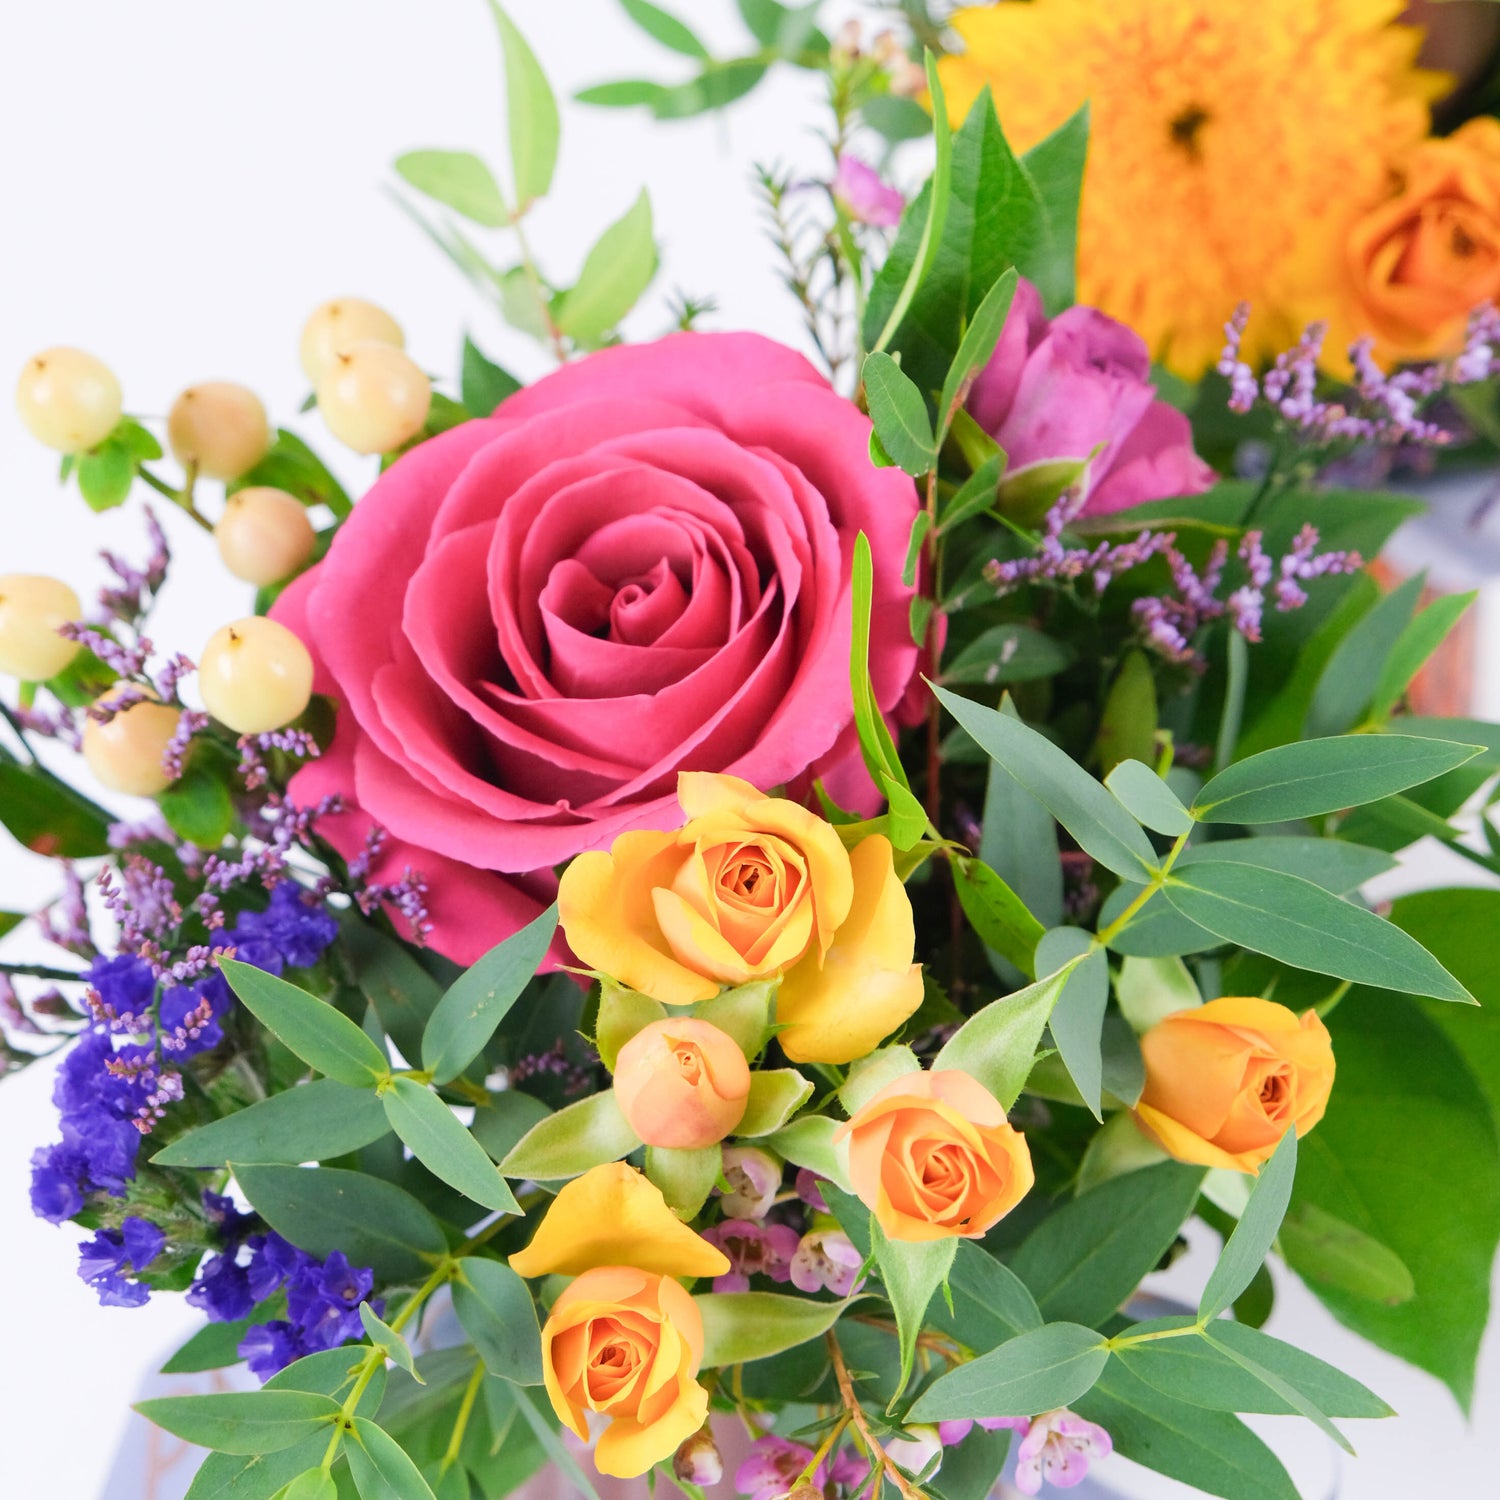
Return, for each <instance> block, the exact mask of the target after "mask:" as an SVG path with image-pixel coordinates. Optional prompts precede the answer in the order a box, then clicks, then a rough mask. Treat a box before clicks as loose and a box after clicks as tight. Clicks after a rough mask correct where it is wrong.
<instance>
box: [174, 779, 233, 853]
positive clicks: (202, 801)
mask: <svg viewBox="0 0 1500 1500" xmlns="http://www.w3.org/2000/svg"><path fill="white" fill-rule="evenodd" d="M156 805H157V806H158V807H159V808H161V815H162V817H164V818H165V819H166V820H167V826H168V827H169V828H171V830H172V832H173V833H175V834H176V835H177V836H178V838H182V839H186V840H187V841H188V843H190V844H196V845H197V846H198V848H200V849H205V850H211V849H217V848H218V847H219V845H220V844H222V843H223V842H224V840H225V839H226V838H227V837H228V836H229V830H230V829H231V828H233V827H234V803H233V802H232V801H231V800H230V796H229V788H228V787H227V786H225V785H224V783H223V782H222V781H221V780H220V779H219V778H218V777H217V776H215V775H214V774H213V773H212V772H211V771H209V770H208V769H206V768H205V767H202V766H189V767H188V768H187V770H185V771H184V772H183V774H182V775H181V776H179V777H178V778H177V780H176V781H174V782H173V783H172V785H171V786H169V787H168V788H167V789H166V790H165V791H162V792H158V793H157V797H156Z"/></svg>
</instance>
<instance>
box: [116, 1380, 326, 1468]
mask: <svg viewBox="0 0 1500 1500" xmlns="http://www.w3.org/2000/svg"><path fill="white" fill-rule="evenodd" d="M135 1410H136V1411H138V1412H140V1414H141V1415H142V1416H143V1417H145V1418H146V1419H147V1420H148V1421H150V1422H154V1423H155V1424H156V1425H157V1426H158V1427H160V1428H162V1429H164V1430H165V1431H167V1432H170V1433H171V1434H172V1435H173V1437H180V1438H181V1439H182V1440H183V1441H184V1442H187V1443H196V1444H197V1445H198V1446H199V1447H200V1448H212V1449H214V1450H215V1451H217V1452H219V1453H235V1454H246V1453H276V1452H279V1451H280V1450H281V1449H283V1448H290V1447H291V1446H292V1445H293V1444H294V1443H300V1442H302V1441H303V1439H305V1438H309V1437H312V1436H313V1435H314V1434H315V1433H316V1432H317V1431H318V1429H319V1428H321V1427H329V1426H330V1424H331V1423H332V1422H333V1421H334V1419H335V1418H336V1417H337V1416H338V1414H339V1407H338V1403H337V1402H335V1401H332V1400H330V1399H329V1397H327V1396H319V1395H314V1394H313V1393H312V1392H311V1391H224V1392H216V1393H214V1394H213V1395H207V1396H157V1397H154V1398H153V1399H151V1400H149V1401H137V1402H136V1404H135Z"/></svg>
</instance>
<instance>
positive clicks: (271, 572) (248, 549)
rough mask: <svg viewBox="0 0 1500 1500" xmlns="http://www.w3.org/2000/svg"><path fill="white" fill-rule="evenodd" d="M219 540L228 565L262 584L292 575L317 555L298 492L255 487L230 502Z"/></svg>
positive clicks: (219, 528) (249, 580)
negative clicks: (314, 552)
mask: <svg viewBox="0 0 1500 1500" xmlns="http://www.w3.org/2000/svg"><path fill="white" fill-rule="evenodd" d="M214 540H215V541H217V542H218V544H219V556H220V557H222V558H223V559H224V566H225V567H226V568H228V569H229V571H230V572H231V573H233V574H234V576H235V577H236V578H243V579H244V580H245V582H246V583H253V584H255V585H256V586H257V587H260V586H261V585H263V584H267V583H280V581H281V580H282V579H283V578H290V577H291V575H292V574H293V573H295V572H296V571H297V569H298V568H300V567H301V566H302V564H303V563H305V562H306V561H307V560H308V558H309V557H311V556H312V550H313V544H314V543H315V542H316V540H317V538H316V536H315V534H314V532H313V525H312V522H311V521H309V520H308V519H307V512H306V510H304V509H303V507H302V505H301V503H300V502H299V501H298V500H297V498H296V496H295V495H289V494H287V492H286V491H285V490H275V489H272V488H270V486H268V485H250V486H248V487H247V488H245V489H243V490H236V491H235V492H234V494H232V495H231V496H230V497H229V498H228V499H227V500H226V501H225V502H224V514H223V515H222V516H220V517H219V524H218V525H217V526H215V527H214Z"/></svg>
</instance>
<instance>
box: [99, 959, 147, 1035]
mask: <svg viewBox="0 0 1500 1500" xmlns="http://www.w3.org/2000/svg"><path fill="white" fill-rule="evenodd" d="M83 977H84V978H85V979H86V980H87V981H88V989H87V990H86V991H85V992H84V1000H83V1003H84V1005H85V1006H86V1008H87V1009H88V1011H89V1014H90V1015H91V1016H92V1017H93V1018H94V1020H95V1021H96V1022H98V1023H99V1025H101V1026H104V1027H106V1028H107V1029H108V1030H110V1031H114V1032H120V1033H126V1034H130V1035H139V1034H140V1033H142V1032H144V1031H148V1030H149V1029H150V1026H151V1002H152V1001H153V1000H154V999H155V998H156V975H155V974H154V973H153V972H152V970H151V966H150V964H148V963H145V962H144V961H142V960H141V959H139V958H137V957H136V956H135V955H134V954H133V953H119V954H116V955H115V956H114V957H113V958H105V957H103V956H102V955H101V956H100V957H98V958H96V959H95V960H94V961H93V963H91V964H90V965H89V967H88V968H87V970H85V972H84V976H83Z"/></svg>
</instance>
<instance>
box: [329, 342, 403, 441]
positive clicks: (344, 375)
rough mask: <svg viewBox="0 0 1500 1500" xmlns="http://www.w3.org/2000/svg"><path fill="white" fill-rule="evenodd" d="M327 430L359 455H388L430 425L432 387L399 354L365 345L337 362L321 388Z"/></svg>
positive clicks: (384, 347)
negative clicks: (428, 409)
mask: <svg viewBox="0 0 1500 1500" xmlns="http://www.w3.org/2000/svg"><path fill="white" fill-rule="evenodd" d="M317 390H318V410H319V411H321V412H322V413H323V420H324V421H325V422H327V423H328V430H329V431H330V432H331V433H332V434H333V435H334V437H336V438H337V439H338V440H339V441H340V442H341V443H346V444H347V445H348V446H349V447H351V448H353V449H354V451H355V452H356V453H389V452H391V451H392V450H393V449H395V448H399V447H400V446H401V445H402V444H403V443H406V442H410V441H411V439H412V438H414V437H416V435H417V434H418V433H419V432H420V431H421V430H422V424H423V423H424V422H425V421H426V420H427V408H428V407H429V406H430V405H431V404H432V383H431V382H430V381H429V380H428V379H427V376H426V375H424V374H423V373H422V370H421V368H420V367H419V366H418V365H417V364H416V363H415V362H414V361H412V360H411V359H408V358H407V356H406V355H405V354H403V353H402V352H401V351H400V350H399V349H393V348H392V347H391V346H390V345H389V344H381V343H376V342H374V341H373V340H366V341H365V342H364V343H362V344H355V345H353V346H352V347H351V348H349V349H347V350H345V351H344V352H342V353H340V354H336V355H334V357H333V361H332V363H331V364H330V365H329V367H328V369H327V371H326V372H325V373H324V376H323V378H322V380H320V381H319V382H318V387H317Z"/></svg>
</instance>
